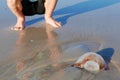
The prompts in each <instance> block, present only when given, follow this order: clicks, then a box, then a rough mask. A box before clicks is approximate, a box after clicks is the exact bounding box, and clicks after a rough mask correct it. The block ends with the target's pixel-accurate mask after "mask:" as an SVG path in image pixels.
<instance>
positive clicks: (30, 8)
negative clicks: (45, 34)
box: [22, 0, 45, 16]
mask: <svg viewBox="0 0 120 80" xmlns="http://www.w3.org/2000/svg"><path fill="white" fill-rule="evenodd" d="M44 2H45V0H38V1H36V2H30V1H29V0H22V6H23V9H22V12H23V14H24V15H25V16H32V15H35V14H44V13H45V6H44Z"/></svg>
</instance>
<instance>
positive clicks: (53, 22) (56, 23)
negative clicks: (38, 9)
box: [45, 17, 62, 28]
mask: <svg viewBox="0 0 120 80" xmlns="http://www.w3.org/2000/svg"><path fill="white" fill-rule="evenodd" d="M45 21H46V23H48V24H50V25H52V26H53V27H55V28H59V27H61V26H62V24H61V22H57V21H56V20H54V19H53V18H52V17H45Z"/></svg>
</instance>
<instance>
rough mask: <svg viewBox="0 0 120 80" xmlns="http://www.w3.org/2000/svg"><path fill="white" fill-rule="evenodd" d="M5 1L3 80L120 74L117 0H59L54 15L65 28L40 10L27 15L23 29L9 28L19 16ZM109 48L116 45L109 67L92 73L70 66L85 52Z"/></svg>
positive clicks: (0, 36)
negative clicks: (47, 20)
mask: <svg viewBox="0 0 120 80" xmlns="http://www.w3.org/2000/svg"><path fill="white" fill-rule="evenodd" d="M1 3H3V4H4V5H2V7H1V8H0V9H1V10H2V12H4V13H5V14H0V24H1V27H0V28H1V29H0V44H1V45H0V79H1V80H119V79H120V76H119V75H120V62H119V61H120V58H119V57H120V49H119V48H120V46H119V41H120V38H119V34H120V32H119V30H120V28H119V25H120V24H119V21H120V10H119V8H120V1H119V0H118V1H117V0H115V1H113V0H109V1H105V0H100V1H97V0H93V1H90V0H74V1H73V0H70V1H69V2H68V1H64V0H60V1H59V2H58V4H57V7H56V10H55V12H54V17H55V19H56V20H58V21H61V22H62V23H63V26H62V28H60V29H53V28H52V27H51V26H50V25H47V24H45V23H44V22H43V15H41V16H39V17H38V15H36V16H32V17H26V18H27V21H26V25H27V27H26V29H25V30H23V31H20V32H15V31H11V30H10V26H11V25H14V24H15V20H16V19H15V17H14V15H13V14H12V13H11V12H10V11H9V9H8V8H7V7H6V4H5V1H2V2H1ZM3 7H5V8H6V11H5V10H4V9H3ZM7 12H8V13H9V14H7ZM6 15H9V16H8V17H4V16H6ZM11 19H12V20H11ZM6 23H7V24H6ZM106 48H112V49H114V53H113V56H112V61H111V62H110V63H109V67H110V70H108V71H101V72H99V73H98V74H92V73H90V72H87V71H85V70H80V69H77V68H74V67H71V66H70V65H71V64H73V63H74V62H75V61H76V60H77V59H78V57H79V56H81V55H82V54H84V53H85V52H89V51H94V52H98V51H99V50H102V49H106ZM106 54H109V53H106Z"/></svg>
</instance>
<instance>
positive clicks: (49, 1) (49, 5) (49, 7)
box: [45, 0, 61, 28]
mask: <svg viewBox="0 0 120 80" xmlns="http://www.w3.org/2000/svg"><path fill="white" fill-rule="evenodd" d="M56 3H57V0H46V1H45V10H46V11H45V21H46V23H48V24H50V25H52V26H53V27H55V28H59V27H61V23H60V22H57V21H56V20H54V18H53V17H52V13H53V11H54V9H55V6H56Z"/></svg>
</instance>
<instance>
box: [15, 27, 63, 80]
mask: <svg viewBox="0 0 120 80" xmlns="http://www.w3.org/2000/svg"><path fill="white" fill-rule="evenodd" d="M53 30H54V29H53V28H52V27H51V26H50V25H46V26H45V27H38V28H37V27H31V28H27V29H26V30H24V31H21V32H20V33H19V39H18V41H17V47H18V48H17V50H16V52H18V53H17V57H18V59H17V65H16V70H17V76H18V78H19V79H21V80H29V77H31V76H33V75H34V76H36V74H37V75H38V76H37V77H35V78H36V79H35V80H38V79H41V78H43V77H46V76H48V75H50V74H51V71H52V70H51V69H50V71H49V70H48V71H47V70H46V69H49V68H52V67H54V68H56V67H59V68H60V65H59V66H58V65H57V64H55V63H56V62H57V61H58V60H59V58H60V55H61V53H60V49H59V47H58V46H57V44H56V39H55V38H56V36H57V34H55V33H54V32H53ZM51 64H54V65H51ZM42 65H43V66H44V65H45V66H44V67H45V70H44V69H43V70H42V72H41V71H39V69H40V68H42ZM44 67H43V68H44ZM56 69H57V68H56ZM34 70H35V71H34ZM36 70H38V71H37V73H36ZM40 70H41V69H40ZM34 73H35V74H34ZM41 73H42V74H41ZM31 79H32V78H31Z"/></svg>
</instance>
